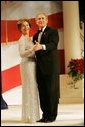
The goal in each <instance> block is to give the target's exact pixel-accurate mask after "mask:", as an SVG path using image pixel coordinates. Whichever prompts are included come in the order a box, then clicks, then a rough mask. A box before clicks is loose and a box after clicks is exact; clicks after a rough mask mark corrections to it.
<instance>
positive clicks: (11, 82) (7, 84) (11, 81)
mask: <svg viewBox="0 0 85 127" xmlns="http://www.w3.org/2000/svg"><path fill="white" fill-rule="evenodd" d="M1 75H2V84H3V85H2V93H3V92H6V91H8V90H10V89H12V88H14V87H17V86H19V85H20V84H21V76H20V65H16V66H15V67H12V68H10V69H7V70H5V71H2V73H1Z"/></svg>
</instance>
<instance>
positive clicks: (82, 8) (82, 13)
mask: <svg viewBox="0 0 85 127" xmlns="http://www.w3.org/2000/svg"><path fill="white" fill-rule="evenodd" d="M79 15H80V21H83V22H84V1H79Z"/></svg>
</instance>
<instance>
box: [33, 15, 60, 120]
mask: <svg viewBox="0 0 85 127" xmlns="http://www.w3.org/2000/svg"><path fill="white" fill-rule="evenodd" d="M47 23H48V17H47V16H46V14H44V13H41V14H38V15H37V16H36V24H37V25H38V28H39V30H38V32H37V33H36V34H35V35H34V36H33V42H34V44H35V45H36V46H35V53H36V73H37V83H38V89H39V97H40V106H41V109H42V112H43V116H42V118H41V119H40V120H39V121H37V122H53V121H54V120H55V119H56V116H57V113H58V103H59V95H60V90H59V64H58V62H59V60H58V53H57V47H58V42H59V35H58V31H57V30H56V29H53V28H51V27H49V26H47ZM40 36H41V37H40Z"/></svg>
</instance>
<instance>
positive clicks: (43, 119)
mask: <svg viewBox="0 0 85 127" xmlns="http://www.w3.org/2000/svg"><path fill="white" fill-rule="evenodd" d="M44 121H45V118H42V119H40V120H38V121H37V122H44Z"/></svg>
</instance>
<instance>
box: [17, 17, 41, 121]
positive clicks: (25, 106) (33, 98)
mask: <svg viewBox="0 0 85 127" xmlns="http://www.w3.org/2000/svg"><path fill="white" fill-rule="evenodd" d="M17 27H18V30H19V31H20V32H21V33H22V36H21V37H20V39H19V53H20V56H21V58H22V60H21V63H20V71H21V79H22V121H24V122H36V121H37V120H39V118H40V115H39V98H38V89H37V83H36V71H35V68H36V67H35V66H36V63H35V52H34V47H35V46H34V44H33V42H32V41H31V40H32V39H31V38H30V37H29V30H30V27H31V25H30V22H29V20H27V19H21V20H19V21H18V22H17Z"/></svg>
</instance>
